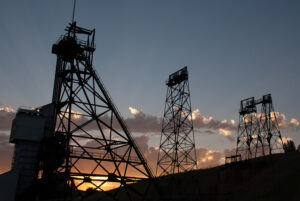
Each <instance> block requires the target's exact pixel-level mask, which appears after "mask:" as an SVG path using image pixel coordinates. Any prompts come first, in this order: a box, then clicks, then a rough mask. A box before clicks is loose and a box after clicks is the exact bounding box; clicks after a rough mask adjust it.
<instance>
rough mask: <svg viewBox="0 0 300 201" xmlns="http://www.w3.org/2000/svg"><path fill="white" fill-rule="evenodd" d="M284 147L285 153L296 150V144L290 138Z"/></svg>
mask: <svg viewBox="0 0 300 201" xmlns="http://www.w3.org/2000/svg"><path fill="white" fill-rule="evenodd" d="M298 148H299V147H298ZM283 149H284V152H285V153H288V152H293V151H296V146H295V143H294V141H293V140H288V141H287V142H286V143H284V144H283Z"/></svg>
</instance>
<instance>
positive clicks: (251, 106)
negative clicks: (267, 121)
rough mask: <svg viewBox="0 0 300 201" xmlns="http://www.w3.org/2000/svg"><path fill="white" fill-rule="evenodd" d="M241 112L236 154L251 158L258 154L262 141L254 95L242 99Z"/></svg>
mask: <svg viewBox="0 0 300 201" xmlns="http://www.w3.org/2000/svg"><path fill="white" fill-rule="evenodd" d="M239 114H240V117H239V126H238V137H237V147H236V155H241V156H242V158H243V159H250V158H253V157H255V156H256V154H257V147H258V146H259V143H260V141H261V140H260V137H259V135H258V133H259V119H258V118H257V108H256V104H255V99H254V97H251V98H247V99H244V100H242V101H241V104H240V111H239Z"/></svg>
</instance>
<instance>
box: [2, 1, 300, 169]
mask: <svg viewBox="0 0 300 201" xmlns="http://www.w3.org/2000/svg"><path fill="white" fill-rule="evenodd" d="M72 7H73V0H64V1H61V0H48V1H39V0H28V1H17V0H1V6H0V24H1V31H0V44H1V46H0V94H1V96H0V104H1V105H0V107H1V108H2V109H0V121H1V122H0V146H1V147H0V152H2V153H0V160H4V161H8V160H9V158H10V155H9V154H11V152H9V151H7V150H8V149H6V147H7V146H8V139H7V136H8V134H9V130H10V125H9V124H8V122H9V121H11V119H12V118H13V116H14V111H13V110H9V109H7V108H6V107H8V108H11V109H14V110H17V108H18V107H20V106H30V107H38V106H41V105H44V104H47V103H49V102H50V101H51V97H52V88H53V82H54V72H55V63H56V56H55V55H53V54H51V47H52V44H53V43H55V42H56V41H57V39H58V38H59V36H60V35H62V34H64V28H65V27H66V25H67V24H68V23H69V22H70V21H71V16H72ZM299 19H300V1H297V0H295V1H292V0H281V1H277V0H272V1H271V0H265V1H261V0H257V1H255V0H249V1H246V0H244V1H240V0H228V1H223V0H219V1H214V0H207V1H200V0H194V1H193V0H188V1H183V0H181V1H179V0H151V1H150V0H149V1H140V0H139V1H138V0H136V1H133V0H128V1H124V0H111V1H108V0H106V1H105V0H101V1H100V0H77V7H76V14H75V20H76V21H77V24H78V25H79V26H82V27H85V28H89V29H93V28H95V29H96V39H95V40H96V52H95V54H94V68H95V69H96V71H97V72H98V74H99V75H100V77H101V79H102V80H103V82H104V83H105V86H106V87H107V89H108V91H109V92H110V94H111V96H112V98H113V99H114V102H115V103H116V105H117V107H118V108H119V110H120V111H121V113H122V114H123V115H124V117H125V119H126V121H127V124H128V125H129V127H130V129H131V130H132V131H133V135H134V136H135V137H136V138H137V139H138V140H137V141H138V142H139V143H141V145H140V146H142V147H143V148H145V149H142V150H144V152H146V153H147V154H150V152H151V151H149V150H151V148H155V147H158V145H159V137H160V131H159V130H160V124H159V123H157V122H159V121H160V118H162V115H163V108H164V101H165V95H166V90H167V87H166V85H165V81H166V79H167V78H168V75H169V74H171V73H173V72H175V71H176V70H178V69H180V68H182V67H184V66H187V67H188V71H189V81H190V90H191V101H192V110H193V111H194V115H195V125H196V126H195V127H196V128H197V130H196V131H195V137H196V146H197V147H198V151H199V156H198V157H199V159H198V160H199V161H202V162H203V163H204V162H207V161H209V160H211V157H209V156H210V155H213V154H219V155H218V156H216V155H214V156H213V158H214V157H215V158H218V157H219V158H218V160H219V159H220V158H221V155H222V154H224V153H223V152H224V150H225V149H232V148H233V147H234V146H235V143H236V130H237V123H238V117H239V116H238V109H239V102H240V100H242V99H244V98H248V97H251V96H254V97H256V98H260V97H261V96H262V95H264V94H268V93H271V94H272V97H273V103H274V107H275V110H276V111H277V112H279V115H280V121H281V123H282V124H281V131H282V135H283V137H285V138H288V137H289V138H292V139H293V140H294V141H295V143H296V145H298V144H300V129H299V128H300V125H299V121H300V107H299V100H300V93H299V92H300V56H299V55H300V21H299ZM3 108H4V109H3ZM5 108H6V109H5ZM210 117H211V118H210ZM225 120H226V121H225ZM10 149H11V148H10ZM1 150H2V151H1ZM3 150H4V151H3ZM152 150H153V149H152ZM201 150H202V151H201ZM148 152H149V153H148ZM151 153H152V152H151ZM8 155H9V157H8ZM200 156H201V157H200ZM153 160H154V159H153ZM1 168H2V170H4V169H5V168H7V166H5V167H4V166H3V165H2V166H0V172H2V171H1Z"/></svg>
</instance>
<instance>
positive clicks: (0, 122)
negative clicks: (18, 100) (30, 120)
mask: <svg viewBox="0 0 300 201" xmlns="http://www.w3.org/2000/svg"><path fill="white" fill-rule="evenodd" d="M15 115H16V113H15V112H8V111H6V110H0V130H2V131H4V130H10V129H11V123H12V120H13V119H14V117H15Z"/></svg>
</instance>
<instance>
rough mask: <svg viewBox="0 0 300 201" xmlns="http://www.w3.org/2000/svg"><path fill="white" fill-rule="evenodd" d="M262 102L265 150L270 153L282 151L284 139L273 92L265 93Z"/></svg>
mask: <svg viewBox="0 0 300 201" xmlns="http://www.w3.org/2000/svg"><path fill="white" fill-rule="evenodd" d="M260 102H261V116H260V125H261V126H260V136H261V138H262V142H263V144H264V152H265V153H268V154H272V153H280V152H282V151H283V141H282V137H281V133H280V129H279V125H278V121H277V114H276V112H275V110H274V106H273V102H272V97H271V94H267V95H264V96H263V97H262V99H261V100H260Z"/></svg>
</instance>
